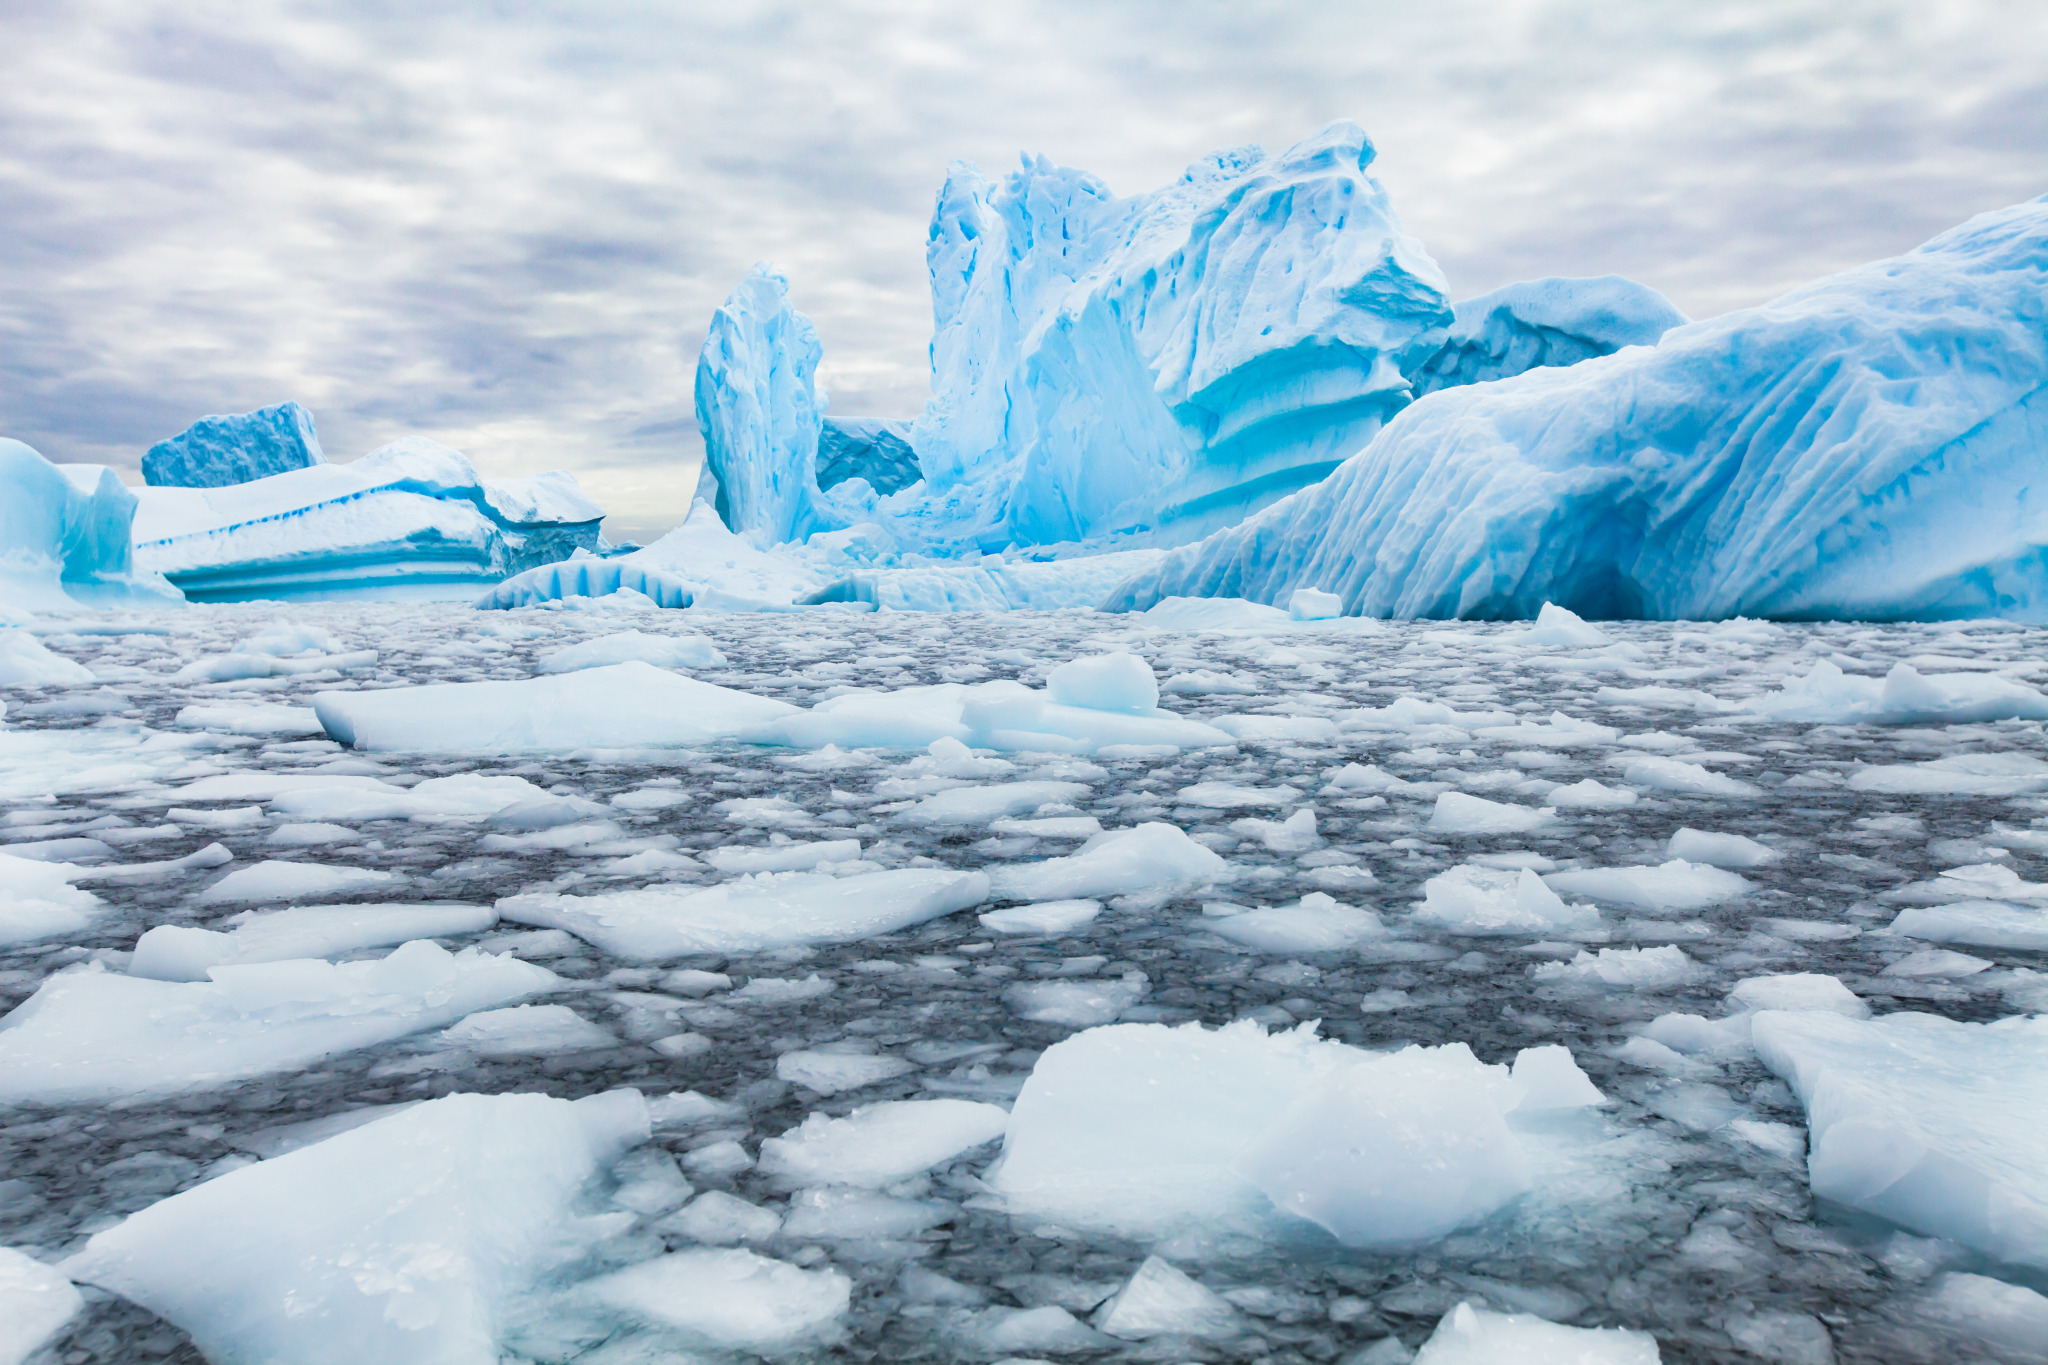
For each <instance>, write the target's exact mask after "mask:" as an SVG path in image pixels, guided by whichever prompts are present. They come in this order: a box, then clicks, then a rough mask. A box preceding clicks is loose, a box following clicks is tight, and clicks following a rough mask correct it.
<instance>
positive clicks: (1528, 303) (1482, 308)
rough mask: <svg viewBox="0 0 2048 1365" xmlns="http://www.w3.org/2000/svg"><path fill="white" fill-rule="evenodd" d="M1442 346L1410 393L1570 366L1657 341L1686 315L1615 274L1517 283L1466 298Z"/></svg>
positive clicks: (1683, 321) (1653, 291)
mask: <svg viewBox="0 0 2048 1365" xmlns="http://www.w3.org/2000/svg"><path fill="white" fill-rule="evenodd" d="M1455 311H1456V313H1457V321H1455V322H1453V323H1452V324H1451V335H1450V337H1449V338H1448V339H1447V340H1446V341H1445V342H1444V345H1443V349H1442V350H1440V351H1438V352H1437V353H1436V354H1435V355H1433V356H1431V357H1430V358H1429V362H1428V363H1427V364H1425V365H1424V366H1423V367H1422V369H1421V370H1420V372H1418V373H1417V374H1416V376H1415V396H1416V397H1418V398H1420V397H1421V396H1422V395H1423V394H1426V393H1435V392H1436V391H1437V390H1438V389H1450V388H1456V387H1458V386H1459V385H1461V384H1483V383H1485V382H1486V381H1488V380H1491V379H1509V378H1512V377H1514V376H1515V375H1518V374H1520V373H1522V372H1523V371H1524V370H1533V369H1538V368H1540V367H1542V366H1545V365H1576V364H1578V363H1579V362H1580V361H1581V360H1591V359H1592V358H1593V357H1594V356H1600V355H1613V354H1614V353H1615V352H1616V351H1618V350H1620V349H1621V348H1622V347H1624V346H1655V345H1656V344H1657V341H1658V338H1660V337H1662V336H1663V335H1664V334H1665V333H1666V332H1668V331H1670V330H1671V329H1672V328H1673V327H1682V326H1684V325H1685V323H1686V322H1687V321H1688V320H1689V319H1687V317H1686V316H1685V314H1683V313H1681V312H1679V311H1678V310H1677V309H1676V308H1674V307H1672V306H1671V300H1669V299H1667V298H1665V297H1664V296H1663V295H1662V294H1660V293H1658V292H1657V291H1656V290H1654V289H1652V288H1650V287H1649V286H1648V285H1644V284H1637V283H1636V282H1635V281H1634V280H1629V279H1623V278H1622V277H1621V276H1619V275H1596V276H1594V277H1592V278H1590V279H1567V278H1563V277H1552V278H1549V279H1542V280H1523V281H1522V282H1521V283H1519V284H1510V285H1506V286H1503V287H1502V288H1499V289H1496V290H1494V291H1493V292H1492V293H1490V294H1481V295H1480V296H1479V297H1477V298H1473V299H1466V300H1464V301H1463V302H1461V303H1459V304H1458V305H1457V307H1456V309H1455Z"/></svg>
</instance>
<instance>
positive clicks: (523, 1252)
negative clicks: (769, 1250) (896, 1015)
mask: <svg viewBox="0 0 2048 1365" xmlns="http://www.w3.org/2000/svg"><path fill="white" fill-rule="evenodd" d="M647 1135H648V1119H647V1106H646V1104H645V1102H644V1101H642V1100H641V1098H640V1095H639V1093H638V1092H637V1091H631V1090H625V1091H613V1092H610V1093H608V1094H603V1095H596V1096H592V1097H591V1098H589V1099H585V1100H577V1101H574V1102H571V1101H568V1100H558V1099H552V1098H550V1097H548V1096H546V1095H450V1096H448V1097H446V1098H445V1099H439V1100H433V1101H430V1102H428V1103H426V1104H421V1105H417V1106H414V1107H413V1108H410V1109H407V1110H405V1111H403V1112H401V1113H398V1114H395V1115H393V1116H391V1117H389V1118H383V1119H379V1120H377V1121H376V1122H373V1123H368V1124H365V1125H363V1126H362V1127H359V1128H355V1129H352V1130H350V1131H348V1132H344V1133H342V1134H340V1135H339V1136H336V1137H331V1138H328V1139H327V1140H326V1141H324V1142H318V1143H315V1144H313V1145H312V1146H309V1147H302V1148H300V1149H299V1150H297V1151H295V1152H290V1153H287V1154H285V1155H283V1156H280V1157H276V1158H274V1159H272V1160H269V1161H264V1162H259V1163H257V1164H256V1165H254V1166H247V1167H244V1168H242V1169H241V1170H238V1171H232V1172H230V1173H228V1174H227V1175H223V1176H220V1177H219V1178H217V1179H214V1180H209V1181H207V1182H205V1183H204V1184H201V1185H197V1186H194V1187H193V1188H191V1189H189V1190H186V1191H185V1192H184V1193H182V1194H178V1195H173V1196H172V1197H171V1198H169V1199H166V1200H163V1201H162V1202H160V1203H157V1204H152V1205H151V1206H149V1207H148V1208H146V1209H144V1210H143V1211H142V1212H140V1213H138V1214H135V1215H133V1216H132V1217H130V1218H128V1219H127V1220H126V1221H124V1222H122V1223H121V1224H119V1225H118V1226H116V1227H113V1228H110V1229H108V1230H107V1231H105V1232H102V1233H99V1234H97V1235H95V1236H94V1237H93V1239H92V1240H91V1241H90V1242H89V1243H87V1244H86V1247H85V1250H84V1251H82V1252H80V1253H79V1254H78V1255H76V1256H74V1257H72V1258H71V1260H69V1261H67V1262H65V1264H64V1270H65V1272H66V1273H67V1274H69V1275H70V1276H71V1277H72V1278H74V1279H76V1280H79V1281H81V1282H84V1283H87V1284H94V1285H98V1286H100V1287H102V1288H105V1289H110V1290H112V1291H114V1292H115V1293H117V1294H120V1295H121V1296H122V1297H124V1298H128V1299H132V1300H134V1301H135V1302H136V1303H139V1304H141V1305H143V1306H144V1307H145V1308H148V1309H149V1310H150V1311H151V1312H153V1313H155V1314H157V1315H158V1316H159V1317H162V1318H165V1319H167V1320H168V1321H170V1322H173V1323H175V1324H177V1325H178V1326H179V1327H181V1328H183V1329H184V1330H185V1331H186V1332H188V1333H190V1334H191V1336H192V1339H193V1341H194V1342H195V1343H196V1344H197V1345H198V1346H199V1349H200V1350H201V1351H203V1352H205V1354H206V1357H207V1358H208V1359H209V1360H220V1361H229V1360H232V1361H252V1362H254V1361H280V1362H281V1361H291V1362H293V1365H365V1363H366V1362H370V1361H376V1362H378V1365H497V1361H498V1359H499V1350H498V1324H499V1322H500V1321H501V1319H502V1318H503V1317H504V1316H505V1315H506V1310H507V1309H508V1308H509V1307H510V1306H512V1304H513V1301H514V1300H515V1299H516V1297H517V1296H518V1295H520V1294H521V1293H522V1292H523V1291H524V1290H525V1289H526V1288H527V1285H528V1283H529V1280H530V1278H531V1277H532V1275H533V1274H534V1272H535V1271H536V1270H537V1269H538V1268H539V1267H541V1266H542V1265H544V1264H545V1263H546V1262H547V1261H548V1260H549V1259H550V1258H551V1257H559V1256H560V1255H561V1253H562V1252H563V1251H565V1250H566V1251H569V1252H570V1253H571V1254H573V1251H574V1243H575V1241H576V1237H577V1235H578V1228H577V1227H576V1220H575V1219H574V1218H572V1217H571V1216H570V1215H571V1212H572V1208H571V1204H572V1200H574V1199H575V1197H576V1196H577V1194H578V1193H579V1192H580V1191H581V1190H582V1189H583V1188H584V1186H585V1185H586V1184H588V1183H589V1182H590V1180H591V1179H592V1178H593V1177H594V1176H596V1175H597V1174H598V1173H599V1172H600V1171H602V1170H603V1169H604V1168H605V1167H606V1166H608V1165H609V1164H610V1163H611V1162H612V1161H613V1160H614V1159H616V1158H617V1157H618V1156H619V1155H620V1154H621V1153H623V1152H624V1151H626V1150H627V1149H628V1148H630V1147H632V1146H634V1145H636V1144H638V1143H641V1142H644V1141H646V1139H647Z"/></svg>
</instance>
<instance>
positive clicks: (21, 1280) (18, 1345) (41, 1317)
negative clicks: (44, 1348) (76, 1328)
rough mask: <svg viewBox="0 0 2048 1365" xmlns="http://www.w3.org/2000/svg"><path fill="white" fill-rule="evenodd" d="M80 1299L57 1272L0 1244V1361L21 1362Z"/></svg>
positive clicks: (80, 1303)
mask: <svg viewBox="0 0 2048 1365" xmlns="http://www.w3.org/2000/svg"><path fill="white" fill-rule="evenodd" d="M84 1303H85V1300H84V1299H83V1298H82V1297H81V1296H80V1295H79V1292H78V1291H77V1290H76V1289H74V1288H72V1286H71V1281H70V1280H68V1279H66V1278H65V1277H64V1276H63V1275H62V1274H61V1273H59V1272H58V1271H56V1270H54V1269H52V1268H51V1267H49V1266H47V1265H44V1264H43V1263H42V1262H41V1261H37V1260H33V1259H31V1258H30V1257H27V1256H24V1255H22V1254H21V1253H20V1252H18V1251H15V1250H13V1249H12V1248H9V1247H0V1365H22V1362H23V1361H25V1360H27V1359H28V1358H29V1356H31V1355H33V1354H34V1353H35V1351H36V1349H37V1348H38V1347H40V1346H41V1345H42V1344H43V1343H44V1342H46V1341H48V1340H49V1339H50V1338H51V1337H53V1336H55V1335H56V1334H57V1329H58V1328H60V1327H62V1326H63V1325H64V1324H65V1323H67V1322H69V1321H71V1319H72V1318H73V1317H74V1316H76V1315H77V1313H78V1310H79V1309H80V1308H81V1307H83V1306H84Z"/></svg>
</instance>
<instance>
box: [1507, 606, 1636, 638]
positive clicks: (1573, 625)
mask: <svg viewBox="0 0 2048 1365" xmlns="http://www.w3.org/2000/svg"><path fill="white" fill-rule="evenodd" d="M1499 639H1500V641H1501V642H1502V643H1503V644H1515V645H1531V646H1540V647H1553V648H1554V647H1558V646H1562V647H1565V648H1572V647H1575V646H1594V645H1606V644H1612V643H1614V642H1613V641H1612V640H1610V639H1609V638H1608V637H1607V634H1606V632H1604V631H1602V630H1601V629H1600V628H1599V627H1598V626H1595V625H1592V624H1590V623H1588V622H1586V621H1585V620H1583V619H1581V618H1580V616H1579V614H1578V613H1577V612H1575V611H1567V610H1565V609H1564V608H1563V607H1560V606H1558V605H1557V604H1556V603H1555V602H1545V603H1544V604H1543V609H1542V610H1541V611H1539V612H1537V613H1536V624H1535V625H1533V626H1529V627H1527V628H1526V629H1523V630H1511V631H1508V632H1506V633H1505V634H1503V635H1501V636H1500V637H1499Z"/></svg>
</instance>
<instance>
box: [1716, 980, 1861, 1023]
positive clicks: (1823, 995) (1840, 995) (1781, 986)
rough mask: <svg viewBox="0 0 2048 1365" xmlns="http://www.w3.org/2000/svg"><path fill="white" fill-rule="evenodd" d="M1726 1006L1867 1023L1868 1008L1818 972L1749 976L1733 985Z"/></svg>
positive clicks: (1836, 982) (1854, 994) (1847, 990)
mask: <svg viewBox="0 0 2048 1365" xmlns="http://www.w3.org/2000/svg"><path fill="white" fill-rule="evenodd" d="M1728 1003H1729V1004H1730V1005H1732V1006H1733V1007H1735V1008H1736V1009H1738V1010H1752V1011H1756V1010H1797V1011H1819V1012H1821V1013H1823V1014H1839V1015H1842V1016H1843V1017H1845V1018H1849V1019H1867V1018H1869V1017H1870V1006H1868V1005H1866V1004H1864V1003H1863V1001H1861V1000H1859V999H1858V998H1857V997H1856V993H1855V992H1854V991H1852V990H1850V989H1849V988H1848V987H1847V986H1844V985H1843V984H1842V983H1841V982H1840V981H1839V980H1837V979H1836V978H1834V977H1832V976H1826V975H1823V974H1822V973H1820V972H1786V973H1782V974H1779V975H1776V976H1752V977H1748V978H1745V979H1744V980H1741V981H1738V982H1736V983H1735V986H1734V988H1733V989H1732V990H1730V991H1729V992H1728Z"/></svg>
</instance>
